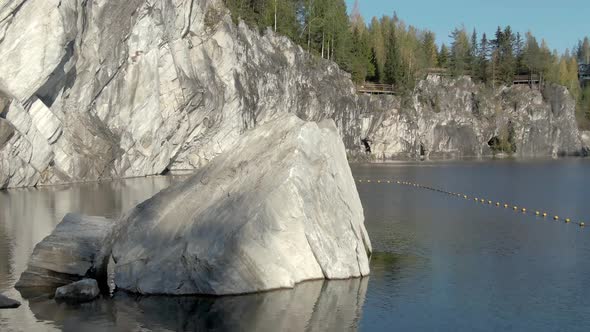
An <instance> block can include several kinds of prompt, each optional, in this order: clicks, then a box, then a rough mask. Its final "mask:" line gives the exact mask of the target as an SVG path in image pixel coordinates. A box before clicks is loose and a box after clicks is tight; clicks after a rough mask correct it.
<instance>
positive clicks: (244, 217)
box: [109, 114, 371, 295]
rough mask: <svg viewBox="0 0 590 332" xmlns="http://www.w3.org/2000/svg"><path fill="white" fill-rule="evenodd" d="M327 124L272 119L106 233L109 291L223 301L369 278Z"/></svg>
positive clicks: (339, 151) (350, 191)
mask: <svg viewBox="0 0 590 332" xmlns="http://www.w3.org/2000/svg"><path fill="white" fill-rule="evenodd" d="M363 221H364V217H363V209H362V206H361V202H360V200H359V196H358V193H357V190H356V186H355V183H354V179H353V177H352V174H351V171H350V168H349V165H348V163H347V159H346V154H345V149H344V145H343V143H342V140H341V138H340V136H339V134H338V131H337V128H336V126H335V124H334V122H333V121H331V120H326V121H322V122H320V123H319V124H318V123H314V122H304V121H302V120H300V119H299V118H297V117H296V116H294V115H288V114H285V115H280V116H278V117H276V118H274V119H272V120H270V121H269V122H268V123H265V124H262V125H260V126H259V127H257V128H256V129H254V130H252V131H249V132H247V133H245V134H244V136H243V138H242V139H241V140H240V141H239V142H238V143H237V144H236V145H234V146H233V147H232V148H231V149H230V150H229V151H228V152H226V153H224V154H222V155H220V156H218V157H217V158H216V159H214V160H213V161H212V162H211V163H210V164H208V165H207V166H206V167H204V168H203V169H202V170H200V171H199V172H197V173H196V174H195V175H194V176H192V177H190V178H189V179H187V180H186V181H184V182H182V183H179V184H177V185H174V186H172V187H170V188H168V189H165V190H163V191H162V192H160V193H158V194H156V195H155V196H154V197H152V198H151V199H149V200H147V201H145V202H144V203H142V204H140V205H138V206H137V207H136V208H135V209H133V210H132V211H130V212H129V213H128V215H127V216H126V217H124V218H122V220H121V221H120V222H119V223H117V224H116V226H115V228H114V231H113V235H112V237H111V242H112V264H113V265H112V266H109V270H111V268H112V271H114V282H115V284H116V286H117V287H118V288H120V289H125V290H127V291H131V292H137V293H142V294H175V295H179V294H212V295H229V294H242V293H251V292H259V291H265V290H271V289H278V288H292V287H294V285H295V284H296V283H298V282H301V281H304V280H312V279H324V278H326V279H345V278H353V277H362V276H366V275H368V274H369V255H370V253H371V244H370V241H369V238H368V235H367V232H366V230H365V227H364V224H363Z"/></svg>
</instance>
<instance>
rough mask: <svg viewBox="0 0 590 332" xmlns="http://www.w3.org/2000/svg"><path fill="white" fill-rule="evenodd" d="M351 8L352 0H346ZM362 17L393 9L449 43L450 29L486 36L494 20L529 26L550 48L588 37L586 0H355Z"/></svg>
mask: <svg viewBox="0 0 590 332" xmlns="http://www.w3.org/2000/svg"><path fill="white" fill-rule="evenodd" d="M346 3H347V5H348V8H349V10H351V9H352V6H353V4H354V0H346ZM359 4H360V10H361V14H362V15H363V16H364V18H365V21H367V22H369V20H370V19H371V18H372V17H373V16H377V17H380V16H382V15H384V14H387V15H392V14H393V12H394V11H396V12H397V14H398V16H399V17H400V18H401V19H402V20H404V21H405V22H406V23H407V24H411V25H414V26H416V27H418V28H427V29H429V30H432V31H433V32H434V33H436V37H437V40H438V42H439V43H441V42H444V43H447V44H448V43H449V42H450V39H449V37H448V35H449V33H450V32H451V31H452V30H453V29H454V28H455V27H458V26H461V25H465V27H466V28H467V30H468V31H470V32H471V31H472V30H473V28H476V29H477V31H478V33H479V34H480V35H481V32H486V33H487V34H488V36H489V35H490V34H493V33H494V32H495V31H496V28H497V27H498V25H501V26H505V25H510V26H511V27H512V30H513V31H519V32H521V33H524V32H527V31H529V30H530V31H532V32H533V34H534V35H535V36H536V37H537V38H538V39H539V41H540V40H541V39H542V38H544V39H545V40H546V41H547V42H548V43H549V46H550V47H551V48H552V49H557V50H558V51H560V52H563V51H565V49H566V48H569V49H571V48H572V46H573V45H574V44H575V43H577V41H578V39H581V38H583V37H584V36H590V0H551V1H550V0H494V1H481V0H409V1H408V0H359Z"/></svg>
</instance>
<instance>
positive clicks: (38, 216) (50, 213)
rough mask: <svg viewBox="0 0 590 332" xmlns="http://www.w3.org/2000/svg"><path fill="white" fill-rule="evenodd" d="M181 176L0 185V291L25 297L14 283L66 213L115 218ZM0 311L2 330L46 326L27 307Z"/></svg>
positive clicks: (34, 329)
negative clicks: (18, 186) (15, 186)
mask: <svg viewBox="0 0 590 332" xmlns="http://www.w3.org/2000/svg"><path fill="white" fill-rule="evenodd" d="M180 179H182V177H180V178H179V177H152V178H138V179H128V180H120V181H109V182H97V183H87V184H77V185H71V186H56V187H44V188H39V189H35V188H31V189H16V190H9V191H0V292H1V293H4V294H5V295H8V296H10V297H12V298H15V299H17V300H22V298H21V297H20V294H19V293H18V292H17V291H16V290H14V288H13V287H14V284H15V283H16V281H17V280H18V278H19V277H20V274H21V273H22V272H23V271H24V270H25V268H26V265H27V262H28V259H29V256H30V254H31V252H32V251H33V248H34V247H35V245H36V244H37V243H38V242H40V241H41V240H42V239H43V238H44V237H45V236H47V235H49V233H51V231H52V230H53V229H54V228H55V226H56V225H57V224H58V223H59V222H60V221H61V219H62V218H63V217H64V215H65V214H66V213H69V212H77V213H81V214H86V215H99V216H108V217H111V218H117V217H118V216H119V215H120V214H121V213H124V212H125V211H127V210H128V209H130V208H132V207H133V206H135V205H137V204H138V203H140V202H142V201H144V200H145V199H147V198H149V197H151V196H152V195H153V194H155V193H156V192H158V191H160V190H162V189H164V188H166V187H167V186H169V185H170V184H171V183H173V182H175V181H178V180H180ZM21 302H23V305H22V306H21V308H19V309H18V310H13V311H10V312H6V311H0V331H10V330H18V331H21V330H25V331H47V330H48V329H49V327H48V326H44V325H39V324H38V322H36V319H35V318H34V317H33V316H32V314H31V312H30V311H29V310H28V308H27V303H26V301H21Z"/></svg>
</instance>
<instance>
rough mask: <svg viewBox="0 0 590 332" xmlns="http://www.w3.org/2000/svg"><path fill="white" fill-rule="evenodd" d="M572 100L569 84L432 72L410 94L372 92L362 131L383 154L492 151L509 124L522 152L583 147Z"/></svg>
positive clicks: (551, 153)
mask: <svg viewBox="0 0 590 332" xmlns="http://www.w3.org/2000/svg"><path fill="white" fill-rule="evenodd" d="M575 107H576V105H575V101H574V99H573V97H572V96H571V95H570V93H569V92H568V91H567V89H565V88H564V87H560V86H555V85H547V86H545V87H544V88H543V89H542V90H540V89H539V88H538V87H534V88H532V89H531V88H530V87H529V86H526V85H516V86H512V87H496V89H493V87H491V86H485V85H482V84H475V83H473V82H472V80H471V79H470V78H469V77H460V78H444V77H440V76H435V75H430V76H428V77H427V79H425V80H423V81H421V82H419V83H418V85H417V87H416V89H415V90H414V92H413V94H412V96H411V97H407V98H405V99H404V98H400V97H379V98H376V97H373V98H371V101H370V102H369V104H368V106H367V108H370V109H372V110H373V111H372V112H371V113H367V114H365V115H364V116H363V130H362V135H363V136H364V137H367V138H369V139H370V140H371V141H372V146H371V148H372V152H373V154H374V156H376V157H378V158H416V157H419V156H421V155H422V156H423V157H425V158H432V159H436V158H460V157H481V156H490V155H492V154H493V151H492V150H491V148H490V146H489V144H488V143H489V142H490V140H492V139H493V138H494V137H498V138H499V137H504V138H507V137H508V136H507V135H508V133H509V131H510V130H512V131H513V137H512V138H511V139H512V141H513V142H514V144H515V147H516V152H515V155H516V156H519V157H543V156H560V155H580V154H584V153H585V149H584V147H583V146H582V141H581V138H580V133H579V131H578V128H577V124H576V119H575Z"/></svg>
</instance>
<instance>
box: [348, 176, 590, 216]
mask: <svg viewBox="0 0 590 332" xmlns="http://www.w3.org/2000/svg"><path fill="white" fill-rule="evenodd" d="M357 181H358V183H367V184H369V183H370V184H373V183H376V184H394V185H401V186H410V187H415V188H421V189H426V190H430V191H435V192H439V193H442V194H446V195H450V196H453V197H457V198H459V199H463V200H472V201H474V202H476V203H478V204H486V205H491V206H494V205H495V206H496V207H498V208H504V209H509V208H510V207H512V210H514V212H517V213H520V214H525V215H532V216H535V217H539V218H544V219H547V218H549V216H550V214H549V213H547V212H545V211H540V210H528V209H527V208H525V207H522V206H518V205H511V204H508V203H501V202H498V201H492V200H488V199H484V198H481V197H473V196H470V195H467V194H462V193H456V192H451V191H446V190H443V189H439V188H434V187H430V186H425V185H422V184H418V183H413V182H408V181H399V180H357ZM553 220H555V221H559V220H563V221H564V222H565V223H566V224H574V225H578V226H580V227H584V226H586V224H585V223H584V222H583V221H572V219H570V218H565V219H562V218H561V217H559V216H558V215H554V216H553Z"/></svg>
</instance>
